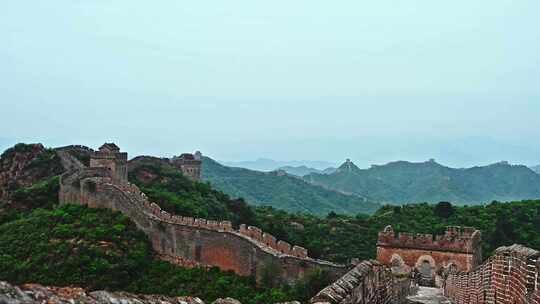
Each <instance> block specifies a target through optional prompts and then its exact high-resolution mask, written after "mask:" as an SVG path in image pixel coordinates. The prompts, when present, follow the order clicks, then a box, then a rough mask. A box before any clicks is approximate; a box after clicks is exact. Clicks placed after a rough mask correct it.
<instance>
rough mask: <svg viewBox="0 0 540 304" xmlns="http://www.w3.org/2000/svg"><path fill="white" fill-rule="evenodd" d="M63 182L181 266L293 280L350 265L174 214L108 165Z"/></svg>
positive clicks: (72, 194)
mask: <svg viewBox="0 0 540 304" xmlns="http://www.w3.org/2000/svg"><path fill="white" fill-rule="evenodd" d="M60 185H61V186H60V193H59V198H60V202H61V203H78V204H83V205H87V206H89V207H94V208H108V209H112V210H118V211H121V212H122V213H124V214H125V215H127V216H128V217H129V218H131V219H132V220H133V221H134V222H135V224H136V225H137V227H139V229H141V230H142V231H143V232H145V233H146V234H147V235H148V237H149V239H150V241H151V243H152V247H153V248H154V249H155V250H156V252H157V253H158V254H159V255H160V257H165V258H164V259H167V260H170V261H174V262H175V263H176V264H179V265H184V266H186V265H187V266H186V267H189V265H196V267H199V266H201V267H211V266H217V267H220V268H222V269H223V270H233V271H235V272H236V273H237V274H240V275H254V276H255V277H257V278H258V277H259V275H261V274H262V273H264V272H265V271H267V270H265V269H267V268H268V267H270V266H271V265H273V266H271V269H276V271H277V272H276V274H275V275H276V277H277V278H278V279H279V280H280V281H282V282H289V283H291V282H294V281H296V280H298V279H300V278H302V277H303V276H305V275H306V274H307V273H309V272H312V271H315V270H316V269H319V270H327V271H329V273H330V275H331V276H333V277H337V276H339V275H342V274H343V273H344V272H345V271H347V269H348V266H346V265H339V264H334V263H331V262H328V261H322V260H318V259H313V258H310V257H309V255H308V251H307V249H305V248H303V247H300V246H294V245H290V244H289V243H287V242H285V241H282V240H277V239H276V237H274V236H273V235H272V234H270V233H267V232H264V231H262V230H261V229H260V228H258V227H254V226H248V225H240V226H239V227H238V229H236V228H235V227H233V225H232V223H231V222H230V221H215V220H210V219H204V218H193V217H186V216H179V215H175V214H170V213H168V212H167V211H165V210H162V209H161V208H160V206H159V205H158V204H156V203H154V202H151V201H150V200H149V199H148V197H147V196H146V195H145V194H144V193H143V192H142V191H140V189H139V188H138V187H137V186H136V185H133V184H131V183H129V182H118V181H117V179H115V178H112V177H111V176H110V174H109V172H108V169H107V168H106V167H97V168H82V169H78V170H72V171H69V172H67V173H65V174H63V175H62V176H61V179H60ZM194 267H195V266H194Z"/></svg>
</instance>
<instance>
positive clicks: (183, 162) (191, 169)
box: [171, 151, 202, 181]
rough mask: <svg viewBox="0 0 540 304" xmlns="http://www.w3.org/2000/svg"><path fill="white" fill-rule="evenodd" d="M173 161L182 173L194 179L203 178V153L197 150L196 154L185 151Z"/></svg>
mask: <svg viewBox="0 0 540 304" xmlns="http://www.w3.org/2000/svg"><path fill="white" fill-rule="evenodd" d="M171 163H172V165H173V166H174V167H176V168H178V169H180V171H182V174H184V176H186V177H187V178H189V179H191V180H193V181H199V180H201V164H202V154H201V152H199V151H197V152H195V154H190V153H184V154H182V155H180V156H177V157H173V158H172V160H171Z"/></svg>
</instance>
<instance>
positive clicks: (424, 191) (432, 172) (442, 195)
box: [304, 161, 540, 205]
mask: <svg viewBox="0 0 540 304" xmlns="http://www.w3.org/2000/svg"><path fill="white" fill-rule="evenodd" d="M304 179H305V180H306V181H308V182H310V183H313V184H316V185H323V186H325V187H328V188H330V189H334V190H338V191H343V192H346V193H351V194H356V195H361V196H364V197H368V198H369V199H370V200H371V201H375V202H380V203H390V204H395V205H400V204H405V203H419V202H431V203H436V202H439V201H450V202H453V203H455V204H459V205H464V204H470V205H472V204H481V203H488V202H491V201H493V200H498V201H511V200H520V199H537V198H540V175H539V174H537V173H535V172H533V171H532V170H531V169H529V168H527V167H525V166H521V165H510V164H508V163H505V162H501V163H496V164H493V165H489V166H484V167H473V168H468V169H454V168H449V167H445V166H443V165H440V164H438V163H436V162H435V161H428V162H423V163H410V162H405V161H398V162H393V163H389V164H386V165H383V166H372V167H371V168H370V169H365V170H362V169H359V168H358V167H357V166H355V165H354V164H353V163H352V162H346V163H344V164H343V165H342V166H341V167H340V168H338V170H337V171H336V172H334V173H333V174H328V175H326V174H310V175H307V176H305V177H304Z"/></svg>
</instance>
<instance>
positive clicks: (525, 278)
mask: <svg viewBox="0 0 540 304" xmlns="http://www.w3.org/2000/svg"><path fill="white" fill-rule="evenodd" d="M539 273H540V252H538V251H536V250H533V249H530V248H527V247H524V246H521V245H512V246H508V247H500V248H498V249H497V250H496V251H495V253H494V255H493V256H492V257H490V258H489V259H488V260H487V261H486V262H485V263H484V264H482V265H481V266H480V267H478V268H477V269H476V270H474V271H472V272H457V273H450V274H448V276H447V278H446V279H445V282H444V292H445V295H446V296H448V297H449V298H451V299H453V300H454V301H455V303H456V304H476V303H478V304H484V303H485V304H488V303H489V304H540V281H539Z"/></svg>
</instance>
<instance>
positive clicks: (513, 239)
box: [257, 200, 540, 262]
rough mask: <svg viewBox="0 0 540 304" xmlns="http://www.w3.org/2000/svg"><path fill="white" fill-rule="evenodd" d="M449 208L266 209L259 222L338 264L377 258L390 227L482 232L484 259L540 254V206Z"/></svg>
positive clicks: (259, 212)
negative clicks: (499, 251)
mask: <svg viewBox="0 0 540 304" xmlns="http://www.w3.org/2000/svg"><path fill="white" fill-rule="evenodd" d="M446 205H447V204H445V203H439V204H437V205H430V204H426V203H424V204H415V205H404V206H385V207H383V208H381V209H380V210H379V211H377V212H376V213H375V214H374V215H372V216H365V215H360V214H359V215H357V216H355V217H353V216H345V215H336V214H330V215H328V216H327V217H326V218H318V217H315V216H311V215H291V214H287V213H286V212H283V211H278V210H273V209H269V208H266V209H259V210H257V220H258V221H259V222H260V224H259V225H260V226H261V227H263V229H264V230H266V231H272V233H274V234H276V235H278V236H279V237H280V238H282V239H286V240H288V241H290V242H291V243H294V244H300V245H302V246H304V247H306V248H308V249H309V251H310V255H313V256H316V257H321V258H324V259H328V260H333V261H337V262H346V261H348V259H350V258H352V257H358V258H360V259H367V258H374V257H375V254H376V250H375V249H376V241H377V233H378V232H379V231H380V230H382V229H383V228H384V227H385V226H386V225H393V227H394V230H396V231H401V232H414V233H432V234H442V233H443V232H444V230H445V227H446V226H453V225H460V226H472V227H476V228H478V229H480V230H481V231H482V238H483V242H482V247H483V253H484V257H487V256H489V255H491V254H492V252H493V250H494V249H496V248H497V247H499V246H503V245H511V244H514V243H519V244H522V245H525V246H528V247H531V248H535V249H540V200H536V201H519V202H511V203H498V202H493V203H491V204H489V205H486V206H468V207H467V206H465V207H455V206H451V207H450V208H448V207H447V208H445V207H444V206H446ZM441 206H442V207H441Z"/></svg>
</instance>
